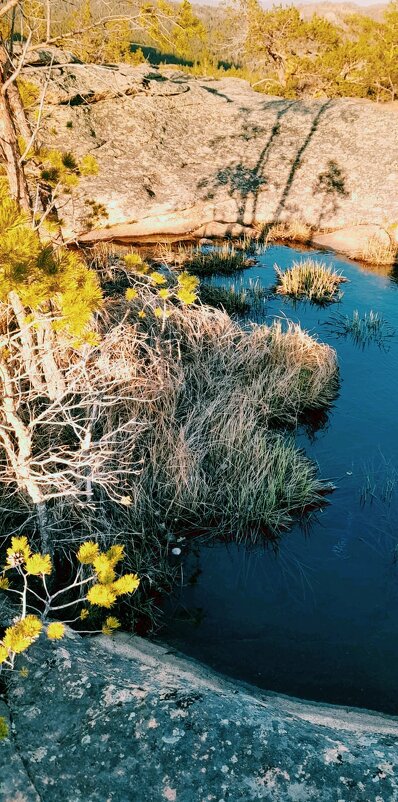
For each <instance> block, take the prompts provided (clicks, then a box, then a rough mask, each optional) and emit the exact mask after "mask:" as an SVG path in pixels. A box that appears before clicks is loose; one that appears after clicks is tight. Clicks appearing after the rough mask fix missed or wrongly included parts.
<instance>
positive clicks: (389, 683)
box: [161, 246, 398, 714]
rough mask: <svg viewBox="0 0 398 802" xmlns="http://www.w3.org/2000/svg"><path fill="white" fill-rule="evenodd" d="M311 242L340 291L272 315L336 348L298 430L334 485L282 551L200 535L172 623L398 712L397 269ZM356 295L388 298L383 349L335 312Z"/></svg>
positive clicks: (257, 271)
mask: <svg viewBox="0 0 398 802" xmlns="http://www.w3.org/2000/svg"><path fill="white" fill-rule="evenodd" d="M305 255H306V254H305V252H303V251H301V252H300V253H299V252H296V251H295V250H294V249H291V248H287V247H282V246H275V247H271V248H269V249H268V250H267V251H266V252H265V253H264V254H262V255H261V256H260V257H259V261H258V263H257V264H256V265H254V266H253V267H251V268H250V269H248V270H246V271H245V273H244V276H243V277H242V279H241V281H242V282H243V284H248V283H249V280H250V279H252V280H253V279H254V280H255V279H258V281H259V282H260V283H261V284H262V285H263V286H264V287H267V288H269V287H270V286H271V285H272V284H273V283H274V281H275V274H274V269H273V265H274V263H275V262H276V263H277V264H278V265H279V266H280V267H282V268H286V267H289V266H290V265H291V263H292V262H293V260H294V259H302V258H303V257H304V256H305ZM311 255H312V256H313V257H314V258H316V259H319V260H324V261H326V262H327V263H328V264H333V265H334V266H335V268H336V269H338V270H340V271H341V272H342V273H343V274H344V276H346V278H347V279H348V280H349V283H347V284H343V285H341V286H342V290H343V293H344V295H343V299H342V301H341V303H339V304H333V305H332V306H329V307H327V308H321V309H319V308H317V307H314V306H311V305H310V304H308V303H306V302H299V303H296V304H294V303H292V302H291V301H283V300H281V299H280V298H278V299H273V300H271V301H267V302H265V304H264V318H263V319H264V320H265V321H267V322H269V321H270V319H271V318H272V317H273V316H285V317H287V318H289V319H291V320H294V321H297V322H300V323H301V325H302V326H303V328H305V329H307V330H308V331H310V332H311V333H313V334H316V335H317V336H318V337H319V338H320V339H321V340H323V341H325V342H328V343H330V344H331V345H333V347H335V348H336V350H337V354H338V360H339V366H340V378H341V388H340V392H339V396H338V398H337V399H336V402H335V404H334V406H333V408H332V409H331V410H330V413H329V415H328V419H327V421H326V422H325V423H324V425H323V427H321V428H319V429H318V431H317V432H316V433H315V434H313V435H311V436H310V435H309V434H308V433H306V432H305V431H300V432H299V434H298V437H297V439H298V442H299V443H300V445H301V446H302V447H303V448H304V449H305V451H306V453H307V454H308V455H309V456H311V457H312V458H313V459H314V460H315V461H316V462H317V463H318V464H319V470H320V475H321V476H322V477H323V478H325V479H330V480H332V481H333V482H334V483H335V484H336V490H335V492H334V493H333V494H332V495H331V496H330V505H329V506H328V507H327V508H326V509H325V510H324V511H323V512H322V513H318V514H317V517H316V519H314V520H313V521H312V524H311V527H310V529H309V531H307V532H306V531H303V530H302V529H300V527H299V526H295V527H294V528H293V529H292V530H291V532H289V533H288V534H286V535H283V537H282V538H281V540H280V544H279V548H278V550H277V553H275V552H274V551H272V550H271V549H269V548H267V547H265V546H264V545H263V546H259V547H256V548H252V547H250V548H247V547H245V546H244V545H236V544H224V543H215V542H213V543H206V544H205V545H200V546H198V544H196V545H194V546H193V547H192V546H191V548H190V550H189V549H188V550H187V551H186V553H185V554H183V561H182V570H183V576H184V583H183V586H182V588H181V589H180V590H179V592H178V593H177V594H176V595H175V596H174V598H172V600H171V601H169V602H168V609H167V611H166V620H167V623H166V626H165V629H164V630H163V632H162V633H161V637H162V639H163V640H166V641H167V643H168V644H171V645H174V646H175V647H176V648H178V649H179V650H180V651H182V652H185V653H186V654H189V655H192V656H194V657H197V658H199V659H201V660H203V661H205V662H207V663H208V664H210V665H211V666H213V667H214V668H216V669H218V670H219V671H222V672H224V673H227V674H229V675H231V676H234V677H239V678H241V679H243V680H246V681H249V682H252V683H254V684H257V685H259V686H261V687H263V688H267V689H269V690H273V691H279V692H282V693H286V694H291V695H294V696H300V697H304V698H307V699H314V700H321V701H326V702H335V703H340V704H348V705H354V706H361V707H367V708H370V709H375V710H381V711H384V712H389V713H393V714H398V392H397V390H398V276H397V273H396V272H394V270H392V271H389V270H388V269H386V270H381V271H376V272H371V271H370V270H369V269H368V270H365V269H364V268H363V267H361V266H359V265H356V264H355V263H353V262H348V261H346V260H344V259H341V258H337V257H336V255H333V254H324V253H323V254H320V253H315V254H314V253H313V252H312V254H311ZM215 281H216V282H217V283H225V279H223V280H222V281H220V280H218V279H215ZM355 309H357V310H358V311H359V312H360V313H361V314H362V313H365V312H369V311H370V310H373V311H375V312H378V313H379V314H381V315H383V317H384V318H385V319H386V321H387V322H388V323H389V324H390V326H391V327H393V329H395V330H396V335H395V336H394V337H393V338H391V339H389V340H388V341H387V342H386V344H385V345H386V347H385V348H384V349H383V348H380V347H378V346H377V345H376V344H375V343H371V344H368V345H366V346H365V347H364V348H363V349H361V348H360V347H359V346H358V345H356V344H355V343H354V342H353V341H352V340H351V339H349V338H339V337H337V336H336V334H335V333H333V331H332V330H331V329H330V328H329V327H328V326H325V325H324V324H325V322H326V321H329V320H330V318H331V317H332V316H333V315H334V314H336V313H344V314H346V313H348V314H350V313H352V312H353V311H354V310H355Z"/></svg>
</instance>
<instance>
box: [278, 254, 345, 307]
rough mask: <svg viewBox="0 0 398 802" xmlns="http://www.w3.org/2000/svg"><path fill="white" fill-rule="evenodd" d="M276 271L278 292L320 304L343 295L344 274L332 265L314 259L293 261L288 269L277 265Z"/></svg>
mask: <svg viewBox="0 0 398 802" xmlns="http://www.w3.org/2000/svg"><path fill="white" fill-rule="evenodd" d="M275 271H276V275H277V287H276V292H277V293H279V294H280V295H288V296H289V297H290V298H296V299H302V298H306V299H308V300H309V301H311V302H312V303H317V304H320V305H324V304H328V303H332V302H333V301H338V300H339V298H340V297H341V293H340V290H339V288H340V284H341V283H343V282H344V281H346V279H345V278H344V276H342V275H341V274H340V273H337V272H336V271H335V270H333V268H332V267H329V266H328V265H326V264H325V263H324V262H316V261H315V260H314V259H303V260H302V261H301V262H293V265H292V267H291V268H289V269H288V270H281V269H280V268H279V267H278V266H277V265H275Z"/></svg>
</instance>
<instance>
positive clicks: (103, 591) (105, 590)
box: [87, 583, 116, 607]
mask: <svg viewBox="0 0 398 802" xmlns="http://www.w3.org/2000/svg"><path fill="white" fill-rule="evenodd" d="M87 601H89V602H90V604H96V605H97V606H98V607H112V605H113V604H114V603H115V601H116V593H115V592H114V590H113V587H112V585H101V584H100V583H98V584H97V585H93V586H92V588H90V590H89V591H88V593H87Z"/></svg>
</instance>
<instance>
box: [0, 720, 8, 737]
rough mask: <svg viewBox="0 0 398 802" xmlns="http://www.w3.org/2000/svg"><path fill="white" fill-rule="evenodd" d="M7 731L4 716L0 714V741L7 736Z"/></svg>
mask: <svg viewBox="0 0 398 802" xmlns="http://www.w3.org/2000/svg"><path fill="white" fill-rule="evenodd" d="M8 733H9V728H8V724H7V722H6V720H5V718H4V716H0V741H4V739H5V738H7V736H8Z"/></svg>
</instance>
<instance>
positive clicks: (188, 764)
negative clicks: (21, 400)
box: [0, 632, 398, 802]
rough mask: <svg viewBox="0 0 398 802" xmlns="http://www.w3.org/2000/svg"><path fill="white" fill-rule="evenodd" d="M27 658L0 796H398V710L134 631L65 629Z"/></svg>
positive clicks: (196, 799)
mask: <svg viewBox="0 0 398 802" xmlns="http://www.w3.org/2000/svg"><path fill="white" fill-rule="evenodd" d="M28 658H29V659H28ZM21 662H24V663H26V664H27V666H28V667H29V676H28V677H26V678H24V677H22V676H20V674H19V673H18V672H15V673H14V675H13V677H12V681H11V685H10V688H9V691H8V701H7V705H8V711H6V712H7V714H8V715H9V716H10V719H11V722H12V728H11V735H10V738H8V739H7V740H6V741H3V742H2V743H0V777H1V780H0V798H1V800H2V802H25V801H26V802H31V801H32V802H164V800H168V802H254V800H270V801H271V800H272V802H307V800H308V802H309V801H311V802H396V801H397V800H398V719H396V718H391V717H388V716H382V715H379V714H374V713H369V712H366V711H364V712H360V711H357V710H350V709H348V708H336V707H333V706H325V705H318V704H311V703H304V702H299V701H295V700H292V699H288V698H287V697H282V696H278V695H273V694H267V693H264V692H263V691H260V690H257V689H255V688H252V687H249V686H246V685H243V684H240V683H238V682H234V681H230V680H227V679H225V678H223V677H220V676H218V675H216V674H215V673H214V672H212V671H211V670H210V669H207V668H205V667H204V666H201V665H199V664H197V663H195V662H192V661H188V660H185V659H182V658H180V657H178V656H175V655H174V654H173V653H172V652H168V651H167V649H166V648H163V647H160V646H156V645H153V644H151V643H148V642H147V641H142V640H141V639H140V638H136V637H133V636H129V635H123V634H119V635H117V636H115V637H114V638H109V639H106V638H104V637H102V636H101V637H94V638H86V639H82V638H81V637H79V636H78V635H76V634H73V633H71V632H68V636H67V638H66V639H64V640H63V641H61V642H59V643H58V644H56V643H50V642H49V641H47V642H44V641H40V642H39V643H38V644H37V645H35V646H34V647H32V649H31V650H30V651H29V652H28V653H26V657H25V658H24V660H23V661H22V658H21ZM3 714H4V711H3Z"/></svg>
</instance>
